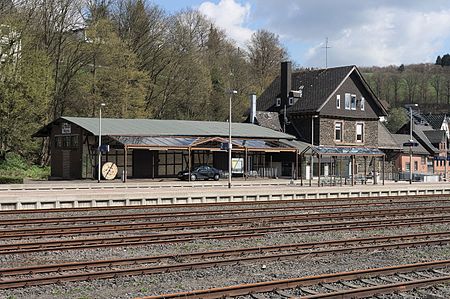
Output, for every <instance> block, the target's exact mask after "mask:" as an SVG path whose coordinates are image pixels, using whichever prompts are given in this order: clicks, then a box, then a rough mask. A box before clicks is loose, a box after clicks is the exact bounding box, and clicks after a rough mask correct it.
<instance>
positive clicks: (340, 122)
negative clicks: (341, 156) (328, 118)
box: [334, 121, 344, 142]
mask: <svg viewBox="0 0 450 299" xmlns="http://www.w3.org/2000/svg"><path fill="white" fill-rule="evenodd" d="M338 126H339V127H340V131H341V136H340V137H341V139H336V132H337V128H338ZM334 141H335V142H342V141H344V122H343V121H335V122H334Z"/></svg>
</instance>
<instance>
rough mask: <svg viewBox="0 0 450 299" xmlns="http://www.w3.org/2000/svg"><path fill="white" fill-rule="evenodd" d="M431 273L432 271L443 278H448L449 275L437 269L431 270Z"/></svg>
mask: <svg viewBox="0 0 450 299" xmlns="http://www.w3.org/2000/svg"><path fill="white" fill-rule="evenodd" d="M431 271H433V272H434V273H437V274H441V275H444V276H450V273H448V272H444V271H441V270H438V269H431Z"/></svg>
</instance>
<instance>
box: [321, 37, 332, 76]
mask: <svg viewBox="0 0 450 299" xmlns="http://www.w3.org/2000/svg"><path fill="white" fill-rule="evenodd" d="M330 48H331V47H329V46H328V37H327V38H325V47H322V49H325V68H326V69H327V68H328V49H330Z"/></svg>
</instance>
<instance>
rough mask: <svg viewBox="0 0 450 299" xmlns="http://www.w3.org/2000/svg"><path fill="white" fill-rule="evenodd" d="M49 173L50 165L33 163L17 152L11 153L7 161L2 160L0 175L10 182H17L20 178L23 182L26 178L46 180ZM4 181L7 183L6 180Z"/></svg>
mask: <svg viewBox="0 0 450 299" xmlns="http://www.w3.org/2000/svg"><path fill="white" fill-rule="evenodd" d="M49 174H50V168H49V167H41V166H38V165H33V164H31V163H29V162H27V161H26V160H25V159H24V158H23V157H21V156H19V155H16V154H9V155H7V156H6V160H5V161H3V162H0V177H1V178H5V179H4V181H7V182H8V184H9V182H11V181H15V182H16V183H17V181H18V180H20V183H22V182H23V179H24V178H29V179H33V180H45V179H47V177H48V176H49ZM2 183H3V184H7V183H6V182H2Z"/></svg>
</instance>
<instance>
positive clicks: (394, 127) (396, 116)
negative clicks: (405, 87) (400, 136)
mask: <svg viewBox="0 0 450 299" xmlns="http://www.w3.org/2000/svg"><path fill="white" fill-rule="evenodd" d="M407 122H408V116H407V115H406V112H405V110H404V109H402V108H392V109H391V110H390V111H389V114H388V118H387V122H386V128H388V130H389V131H390V132H391V133H397V131H398V130H399V129H400V128H401V127H402V126H403V125H404V124H406V123H407Z"/></svg>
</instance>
